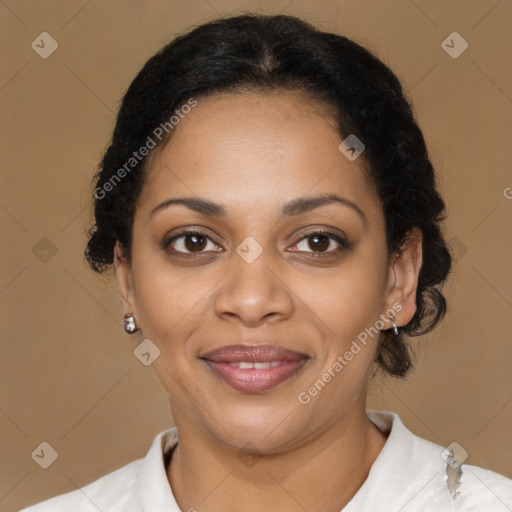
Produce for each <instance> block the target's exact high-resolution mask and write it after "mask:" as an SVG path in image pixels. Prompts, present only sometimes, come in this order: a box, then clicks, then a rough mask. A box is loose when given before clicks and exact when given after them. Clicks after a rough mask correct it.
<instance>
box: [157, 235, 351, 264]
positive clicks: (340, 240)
mask: <svg viewBox="0 0 512 512" xmlns="http://www.w3.org/2000/svg"><path fill="white" fill-rule="evenodd" d="M315 235H322V236H326V237H327V238H329V239H331V240H334V241H335V242H337V243H338V244H339V246H340V247H338V248H337V249H331V250H329V251H324V252H315V251H293V252H299V253H300V252H305V253H306V254H312V255H314V257H322V256H323V255H327V256H330V255H332V254H334V253H337V252H340V251H342V250H343V249H346V248H347V247H348V244H347V241H346V240H345V239H343V238H342V237H340V236H339V235H335V234H334V233H330V232H329V231H324V230H322V229H317V230H315V231H311V232H309V233H306V234H305V235H304V236H302V238H300V240H298V242H296V243H295V244H294V245H293V247H295V246H297V245H298V244H299V243H300V242H302V241H303V240H307V239H308V238H312V237H314V236H315ZM187 236H201V237H204V238H206V239H207V240H209V241H210V242H213V243H214V244H215V242H214V241H213V240H212V239H211V237H210V236H209V235H208V234H207V233H205V232H204V231H201V230H200V229H190V230H186V231H182V232H180V233H178V234H176V235H174V236H173V237H172V238H170V239H168V240H166V241H165V242H164V244H163V248H164V249H167V247H168V246H169V245H171V244H172V243H173V242H175V241H176V240H179V239H180V238H186V237H187ZM206 252H209V251H196V252H182V251H173V253H174V254H178V255H180V256H183V255H187V257H188V256H190V255H196V254H197V255H200V254H205V253H206ZM215 252H222V251H215Z"/></svg>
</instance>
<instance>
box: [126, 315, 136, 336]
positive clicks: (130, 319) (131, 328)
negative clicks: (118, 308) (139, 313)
mask: <svg viewBox="0 0 512 512" xmlns="http://www.w3.org/2000/svg"><path fill="white" fill-rule="evenodd" d="M123 320H124V330H125V331H126V332H127V333H128V334H133V333H134V332H137V331H138V330H139V329H138V327H137V326H136V325H135V317H134V316H133V313H131V312H130V313H126V315H124V316H123Z"/></svg>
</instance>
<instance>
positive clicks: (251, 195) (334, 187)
mask: <svg viewBox="0 0 512 512" xmlns="http://www.w3.org/2000/svg"><path fill="white" fill-rule="evenodd" d="M341 140H342V137H341V134H340V133H339V129H338V127H337V123H336V121H335V120H334V118H333V115H332V109H329V108H328V107H327V106H326V105H325V104H324V103H322V102H312V101H310V100H308V99H307V98H306V97H305V96H301V95H300V93H297V92H288V91H287V92H283V91H280V92H272V93H236V94H233V93H231V94H216V95H212V96H209V97H205V98H199V99H197V106H196V107H194V108H193V109H191V111H190V112H189V113H188V114H186V115H184V116H183V117H182V118H181V119H180V121H179V124H178V125H177V126H176V127H175V128H174V130H173V132H172V136H171V138H170V140H169V141H168V143H167V144H166V145H165V146H163V148H161V149H158V150H157V151H155V152H154V153H153V155H152V156H151V158H150V161H149V164H148V168H147V174H146V181H145V185H144V187H143V190H142V193H141V196H140V198H139V205H140V207H141V208H144V209H146V208H151V207H152V206H154V205H155V204H158V203H159V202H162V201H165V200H166V199H168V198H169V197H172V196H175V197H178V196H183V195H187V196H200V197H205V198H208V199H211V200H214V201H217V202H221V203H223V204H226V205H227V207H228V208H231V207H232V208H233V209H239V208H242V207H249V206H251V205H254V206H256V205H258V204H259V205H261V204H264V203H265V204H268V203H269V202H270V201H272V202H276V203H282V202H285V201H287V200H290V199H294V198H296V197H298V196H304V195H317V194H325V193H340V194H343V196H344V197H347V198H349V199H350V200H353V201H354V202H357V203H358V204H362V205H364V206H365V209H369V210H372V209H373V210H374V213H375V214H376V215H379V213H380V210H379V207H378V205H377V204H376V202H377V200H376V194H375V192H374V190H373V188H372V187H371V185H370V183H369V181H368V179H367V178H366V176H365V171H364V168H363V163H362V159H358V160H355V161H349V160H348V159H347V158H346V157H345V156H344V155H343V154H342V153H341V152H340V151H339V149H338V146H339V144H340V142H341ZM370 214H371V212H370Z"/></svg>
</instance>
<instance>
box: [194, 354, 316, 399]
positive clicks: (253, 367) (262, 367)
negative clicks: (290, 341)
mask: <svg viewBox="0 0 512 512" xmlns="http://www.w3.org/2000/svg"><path fill="white" fill-rule="evenodd" d="M201 359H202V360H203V361H204V362H205V363H206V364H207V365H208V367H209V368H210V370H211V371H212V373H213V374H214V375H215V376H217V377H220V378H221V379H222V380H223V381H224V382H226V383H227V384H228V385H230V386H231V387H233V388H234V389H237V390H238V391H245V392H253V393H255V392H263V391H267V390H269V389H272V388H274V387H275V386H277V385H278V384H281V383H282V382H284V381H286V380H288V379H291V378H292V377H293V376H295V375H296V374H297V373H298V372H299V371H300V369H301V368H302V367H303V366H304V365H305V364H306V362H307V361H308V356H307V355H305V354H302V353H299V352H296V351H294V350H289V349H286V348H284V347H281V346H279V345H229V346H225V347H221V348H219V349H216V350H213V351H211V352H208V353H207V354H204V355H203V356H201Z"/></svg>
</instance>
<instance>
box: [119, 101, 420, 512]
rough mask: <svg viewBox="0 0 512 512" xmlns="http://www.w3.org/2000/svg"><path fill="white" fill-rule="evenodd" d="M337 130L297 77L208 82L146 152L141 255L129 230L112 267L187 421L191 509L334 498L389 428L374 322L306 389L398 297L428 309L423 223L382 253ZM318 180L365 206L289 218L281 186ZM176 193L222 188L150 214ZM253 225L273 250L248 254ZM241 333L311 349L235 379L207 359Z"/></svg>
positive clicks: (353, 483)
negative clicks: (275, 374)
mask: <svg viewBox="0 0 512 512" xmlns="http://www.w3.org/2000/svg"><path fill="white" fill-rule="evenodd" d="M341 141H342V137H341V135H340V134H339V132H338V130H337V128H336V125H335V123H334V121H333V120H332V119H331V118H330V117H329V116H328V113H327V111H326V109H325V107H324V106H323V105H322V104H321V103H312V102H311V101H309V100H307V99H306V98H305V97H303V96H301V95H300V94H299V93H296V92H290V91H279V92H273V93H237V94H216V95H213V96H210V97H205V98H199V99H198V105H197V106H196V107H195V108H194V109H193V110H192V111H191V112H190V113H189V114H188V115H187V116H186V117H185V118H184V119H182V120H181V121H180V124H179V125H178V126H177V127H176V128H175V129H174V132H173V135H172V137H171V138H170V140H169V142H168V143H167V144H166V145H165V146H163V148H159V150H158V151H156V152H154V153H153V154H152V155H151V159H150V162H149V166H148V172H147V180H146V182H145V184H144V186H143V189H142V192H141V195H140V196H139V198H138V201H137V205H136V212H135V219H134V228H133V240H132V261H131V263H130V262H128V261H127V260H126V259H125V258H124V257H123V254H122V251H121V248H120V246H119V245H118V244H117V245H116V249H115V272H116V278H117V284H118V291H119V296H120V299H121V304H122V308H123V312H125V313H126V312H129V311H132V312H133V313H134V316H135V318H136V321H137V325H138V326H139V327H140V328H141V329H142V331H143V334H144V337H145V338H149V339H150V340H152V341H153V343H155V344H156V345H157V346H158V347H159V349H160V351H161V354H160V356H159V357H158V358H157V359H156V360H155V361H154V362H153V367H154V370H155V372H156V373H157V375H158V377H159V379H160V381H161V382H162V385H163V386H164V387H165V389H166V390H167V392H168V393H169V397H170V402H171V407H172V412H173V417H174V421H175V423H176V425H177V427H178V432H179V438H180V441H179V444H178V446H177V448H176V449H175V451H174V453H173V457H172V460H171V464H170V465H169V468H168V478H169V482H170V484H171V486H172V489H173V493H174V495H175V497H176V500H177V502H178V504H179V506H180V508H181V509H182V510H189V509H190V508H195V509H197V510H198V511H200V512H207V511H219V512H220V511H223V512H230V511H235V510H236V511H237V512H240V511H247V512H249V511H261V510H264V509H265V507H268V504H269V503H272V508H273V509H274V510H282V511H302V510H304V509H306V510H308V511H310V512H316V511H318V512H320V511H322V512H325V511H339V510H340V509H341V508H342V507H343V506H344V505H345V504H346V503H348V502H349V501H350V499H351V498H352V496H353V495H354V494H355V493H356V492H357V490H358V489H359V487H360V486H361V485H362V483H363V482H364V480H365V479H366V477H367V475H368V472H369V470H370V467H371V465H372V464H373V462H374V461H375V459H376V457H377V456H378V454H379V453H380V451H381V449H382V447H383V445H384V443H385V441H386V436H385V435H384V434H382V433H381V432H379V431H378V430H377V428H376V427H375V426H374V425H373V424H372V423H371V422H370V421H369V420H368V419H367V417H366V414H365V400H366V391H367V380H368V375H369V373H370V371H371V369H372V364H373V360H374V356H375V350H376V347H377V336H375V337H374V338H370V340H369V342H368V344H367V346H366V347H364V348H363V349H362V350H361V351H360V352H359V353H358V354H357V355H355V356H354V358H353V359H352V360H351V361H350V362H349V364H347V365H346V366H345V367H344V368H343V370H342V371H341V372H339V373H337V374H336V377H334V378H332V380H331V382H329V383H328V384H327V385H326V386H325V388H324V389H322V391H321V392H319V393H318V394H317V395H316V396H315V397H313V398H312V399H311V401H310V402H309V403H308V404H307V405H303V404H301V403H299V401H298V399H297V397H298V395H299V393H301V392H303V391H307V389H308V388H310V387H311V386H312V384H313V383H314V382H315V381H317V380H318V379H319V377H320V376H321V375H322V373H323V372H324V371H325V370H326V369H328V368H329V367H331V366H332V365H333V363H334V362H335V361H336V359H337V357H338V356H339V355H340V354H343V353H344V352H345V351H346V350H347V349H348V348H349V347H350V344H351V343H352V341H353V340H354V339H356V338H357V336H358V334H359V333H361V332H362V331H364V329H365V328H367V327H369V326H373V325H375V323H376V321H377V320H378V319H379V315H384V314H385V312H386V311H387V310H389V309H390V308H392V305H393V304H399V305H400V306H401V310H400V311H399V312H397V313H396V320H395V323H396V324H397V325H398V326H401V325H406V324H407V323H408V322H409V320H410V319H411V318H412V316H413V315H414V312H415V310H416V303H415V294H416V287H417V279H418V274H419V270H420V267H421V232H419V231H417V230H415V231H414V232H413V233H411V234H412V235H413V236H411V238H410V241H409V242H408V244H407V245H406V246H405V247H404V250H403V252H402V253H401V255H400V256H397V255H393V256H389V255H388V252H387V246H386V238H385V221H384V217H383V212H382V208H381V205H380V202H379V200H378V197H377V195H376V193H375V191H374V189H373V188H372V187H371V186H370V184H369V182H368V180H367V179H366V178H365V175H364V172H363V163H362V159H357V160H355V161H353V162H350V161H349V160H348V159H347V158H346V157H345V156H344V155H343V154H342V153H341V152H340V151H339V149H338V146H339V144H340V142H341ZM323 194H337V195H339V196H342V197H343V198H345V199H348V200H350V201H352V202H353V203H355V204H357V206H358V207H359V208H360V209H361V210H362V211H363V212H364V214H365V217H366V221H363V220H362V219H361V218H360V216H359V215H358V214H357V213H356V211H355V210H354V209H352V208H350V207H347V206H344V205H342V204H338V203H331V204H326V205H323V206H319V207H317V208H314V209H311V210H309V211H306V212H302V213H300V214H296V215H292V216H288V217H284V218H280V215H279V213H280V210H281V207H282V206H283V204H284V203H286V202H287V201H290V200H293V199H296V198H299V197H304V196H307V197H309V196H316V195H323ZM177 197H201V198H204V199H208V200H210V201H215V202H217V203H221V204H222V205H224V207H225V209H226V215H225V216H224V217H220V216H216V215H204V214H200V213H197V212H195V211H192V210H191V209H189V208H187V207H186V206H184V205H180V204H174V205H171V206H168V207H167V208H162V209H161V210H159V211H157V212H156V213H154V214H153V215H151V211H152V209H153V208H154V207H155V206H157V205H159V204H160V203H162V202H164V201H166V200H167V199H170V198H177ZM185 226H186V227H187V228H188V227H196V228H200V229H201V230H202V231H205V232H206V234H207V235H208V236H209V237H210V239H211V241H208V240H207V239H206V241H205V242H204V244H203V245H202V246H201V248H200V249H199V250H202V251H203V252H202V253H200V252H199V253H198V252H197V250H196V252H188V253H187V250H188V251H193V250H194V249H193V247H194V246H193V245H192V244H190V238H189V239H188V240H189V243H188V244H187V245H186V244H185V241H186V240H187V239H184V238H181V239H178V240H175V241H174V242H173V243H172V244H170V245H168V246H167V248H164V242H165V241H167V240H169V239H170V238H172V236H173V235H176V234H178V231H179V229H180V228H183V227H185ZM317 229H324V230H327V231H328V232H331V233H333V234H335V235H339V236H341V237H342V238H346V240H347V242H348V245H347V246H346V247H345V246H341V245H340V244H339V243H338V242H337V241H336V240H334V239H329V238H327V239H321V240H320V242H322V241H324V242H325V243H324V244H320V245H321V248H320V250H318V249H316V250H315V247H316V246H315V245H314V243H313V241H312V239H311V234H312V233H315V231H316V230H317ZM306 235H310V236H309V238H308V237H306ZM248 236H250V237H253V238H254V239H255V240H256V241H257V242H258V244H259V245H260V246H261V248H262V250H263V252H262V253H261V255H260V256H259V257H258V258H257V259H256V260H255V261H254V262H252V263H247V262H246V261H244V259H242V258H241V257H240V256H239V254H238V253H237V252H236V248H237V247H238V246H239V245H240V244H241V242H242V241H243V240H245V239H246V237H248ZM329 240H330V242H329ZM219 248H220V249H221V250H219V251H215V249H219ZM173 249H174V252H173ZM178 251H182V252H181V254H182V255H181V256H180V253H179V252H178ZM322 251H323V252H322ZM326 251H329V252H326ZM390 327H391V324H390V322H389V320H386V322H385V326H384V329H388V328H390ZM238 343H269V344H277V345H282V346H284V347H285V348H289V349H292V350H296V351H299V352H302V353H305V354H307V355H308V357H309V360H308V362H307V364H306V365H305V366H304V367H303V368H302V369H301V371H300V372H299V373H297V374H296V375H295V376H294V377H293V378H291V379H290V380H288V381H286V382H283V383H281V384H279V385H278V386H276V387H274V388H273V389H270V390H268V391H265V392H261V393H245V392H240V391H237V390H235V389H233V388H232V387H230V386H229V385H227V384H226V383H225V382H224V381H222V380H221V379H219V378H218V377H216V376H215V375H214V374H213V373H212V372H211V371H210V369H209V367H208V366H207V365H206V364H205V363H204V361H202V360H201V359H199V357H200V356H201V355H203V354H205V353H206V352H208V351H210V350H213V349H216V348H219V347H221V346H225V345H230V344H238ZM248 444H249V445H250V446H249V447H248V446H247V445H248ZM242 455H243V456H245V457H249V458H250V457H253V458H252V463H250V464H247V463H244V462H243V460H242V459H243V457H242Z"/></svg>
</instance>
